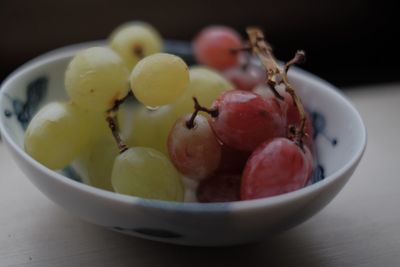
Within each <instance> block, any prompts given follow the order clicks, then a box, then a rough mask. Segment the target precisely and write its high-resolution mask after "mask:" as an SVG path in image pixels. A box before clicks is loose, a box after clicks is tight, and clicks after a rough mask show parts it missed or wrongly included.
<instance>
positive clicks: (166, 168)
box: [111, 147, 184, 201]
mask: <svg viewBox="0 0 400 267" xmlns="http://www.w3.org/2000/svg"><path fill="white" fill-rule="evenodd" d="M111 181H112V185H113V188H114V190H115V192H117V193H121V194H126V195H132V196H137V197H143V198H150V199H159V200H170V201H183V197H184V188H183V183H182V178H181V176H180V174H179V173H178V171H177V170H176V169H175V168H174V166H173V165H172V163H171V162H170V161H169V159H168V158H167V157H166V156H165V155H164V154H162V153H161V152H159V151H157V150H155V149H152V148H145V147H134V148H129V149H128V150H126V151H125V152H123V153H122V154H120V155H118V157H117V158H116V159H115V162H114V166H113V170H112V175H111Z"/></svg>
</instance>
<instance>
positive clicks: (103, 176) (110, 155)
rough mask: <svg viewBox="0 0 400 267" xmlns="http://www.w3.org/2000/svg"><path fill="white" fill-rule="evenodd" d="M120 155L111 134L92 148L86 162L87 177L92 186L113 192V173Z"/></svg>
mask: <svg viewBox="0 0 400 267" xmlns="http://www.w3.org/2000/svg"><path fill="white" fill-rule="evenodd" d="M118 154H119V150H118V147H117V145H116V143H115V141H114V139H113V138H112V136H111V134H109V135H108V136H104V137H103V138H101V139H99V140H98V141H97V142H96V143H95V144H94V145H93V146H92V147H91V149H90V152H89V155H88V157H87V161H86V162H87V164H86V168H87V175H88V178H89V183H90V184H91V185H93V186H95V187H98V188H101V189H105V190H109V191H113V188H112V185H111V171H112V167H113V164H114V160H115V158H116V157H117V156H118Z"/></svg>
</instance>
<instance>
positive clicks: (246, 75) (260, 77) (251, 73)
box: [223, 65, 266, 91]
mask: <svg viewBox="0 0 400 267" xmlns="http://www.w3.org/2000/svg"><path fill="white" fill-rule="evenodd" d="M223 75H224V77H225V78H227V79H228V80H230V81H231V82H232V83H233V84H234V85H235V86H236V89H240V90H245V91H251V90H253V89H254V88H255V87H256V86H257V85H259V84H262V83H264V82H265V80H266V74H265V70H263V69H262V68H260V67H257V66H254V65H247V66H238V67H233V68H230V69H227V70H226V71H224V73H223Z"/></svg>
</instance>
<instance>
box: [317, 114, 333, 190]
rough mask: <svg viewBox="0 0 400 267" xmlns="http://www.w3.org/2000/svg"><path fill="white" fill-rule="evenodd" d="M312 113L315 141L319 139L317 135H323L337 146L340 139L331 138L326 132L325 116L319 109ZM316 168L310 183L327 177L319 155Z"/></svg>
mask: <svg viewBox="0 0 400 267" xmlns="http://www.w3.org/2000/svg"><path fill="white" fill-rule="evenodd" d="M310 115H311V123H312V125H313V130H314V133H313V139H314V141H315V140H316V139H317V137H318V136H319V135H320V136H323V137H324V138H325V139H326V140H328V141H329V143H330V144H331V145H332V146H333V147H335V146H336V145H337V143H338V140H337V139H336V138H331V137H329V136H328V135H327V134H326V133H325V128H326V119H325V116H324V115H322V114H321V113H319V112H317V111H312V112H310ZM316 163H317V164H316V168H315V170H314V172H313V174H312V177H311V179H310V184H313V183H316V182H319V181H321V180H323V179H324V178H325V169H324V167H323V166H322V165H321V164H320V163H319V162H318V155H317V157H316Z"/></svg>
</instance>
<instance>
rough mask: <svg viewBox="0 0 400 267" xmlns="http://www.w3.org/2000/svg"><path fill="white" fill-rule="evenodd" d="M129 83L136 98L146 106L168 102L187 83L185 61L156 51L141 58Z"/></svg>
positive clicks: (181, 92) (183, 89) (180, 93)
mask: <svg viewBox="0 0 400 267" xmlns="http://www.w3.org/2000/svg"><path fill="white" fill-rule="evenodd" d="M130 84H131V89H132V91H133V93H134V94H135V96H136V98H137V99H138V100H139V101H140V102H141V103H143V104H144V105H146V106H150V107H157V106H162V105H166V104H169V103H171V102H173V101H175V100H176V99H177V98H178V97H179V96H181V95H182V94H183V93H184V92H185V90H186V88H187V86H188V84H189V71H188V67H187V65H186V63H185V62H184V61H183V60H182V59H181V58H180V57H177V56H174V55H171V54H166V53H158V54H154V55H151V56H148V57H145V58H144V59H142V60H141V61H140V62H139V63H138V64H137V65H136V66H135V68H134V69H133V70H132V73H131V76H130Z"/></svg>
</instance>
